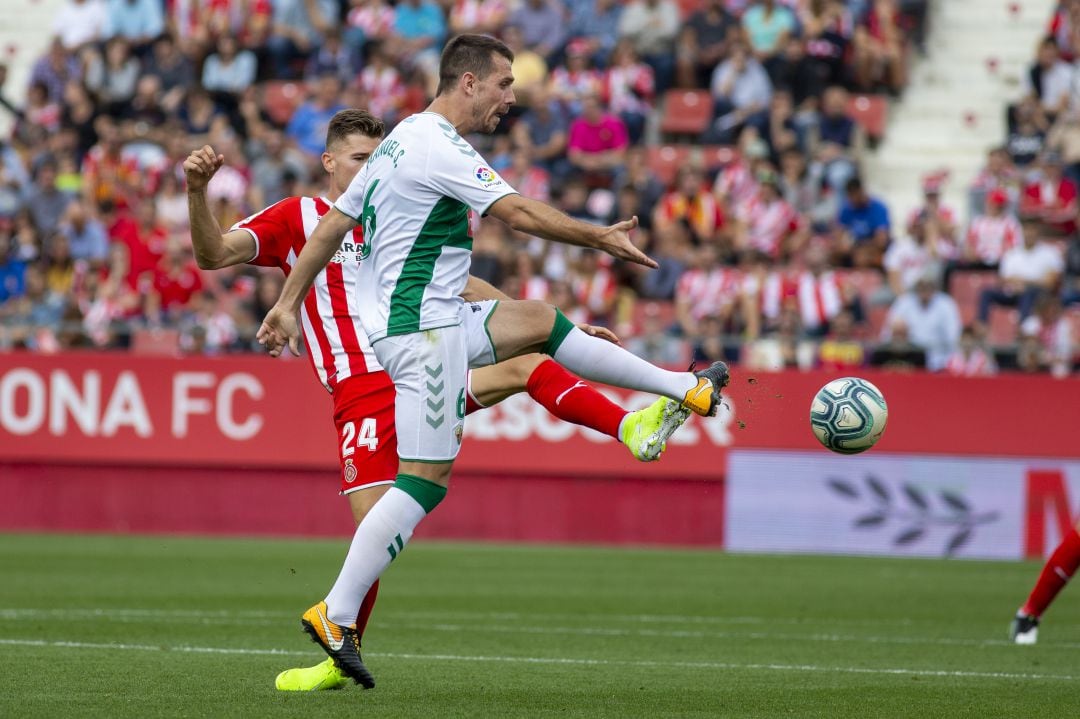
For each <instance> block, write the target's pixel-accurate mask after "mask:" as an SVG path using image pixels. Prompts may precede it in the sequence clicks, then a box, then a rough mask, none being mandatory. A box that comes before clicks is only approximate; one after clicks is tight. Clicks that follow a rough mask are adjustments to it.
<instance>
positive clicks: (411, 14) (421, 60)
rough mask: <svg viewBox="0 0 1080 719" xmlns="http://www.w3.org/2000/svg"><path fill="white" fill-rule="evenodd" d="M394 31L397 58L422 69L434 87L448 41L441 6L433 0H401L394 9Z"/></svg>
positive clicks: (394, 48) (393, 51)
mask: <svg viewBox="0 0 1080 719" xmlns="http://www.w3.org/2000/svg"><path fill="white" fill-rule="evenodd" d="M394 33H395V34H396V38H395V40H394V42H393V48H392V54H393V55H394V57H395V59H396V60H397V61H399V62H400V63H401V66H402V67H404V68H407V69H418V70H420V71H421V72H423V73H424V75H425V76H426V77H427V78H429V81H430V84H431V86H432V89H434V84H435V82H434V81H435V80H437V79H438V78H437V75H438V67H439V53H440V52H442V44H443V41H444V40H446V18H445V16H444V15H443V10H442V7H441V6H440V5H439V4H438V3H436V2H434V1H433V0H402V1H401V2H399V3H398V4H397V5H396V6H395V8H394ZM432 94H434V92H432Z"/></svg>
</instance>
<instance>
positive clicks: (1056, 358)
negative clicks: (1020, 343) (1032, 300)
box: [1020, 294, 1076, 377]
mask: <svg viewBox="0 0 1080 719" xmlns="http://www.w3.org/2000/svg"><path fill="white" fill-rule="evenodd" d="M1020 336H1021V337H1023V338H1029V337H1030V338H1034V339H1035V340H1036V342H1037V344H1038V362H1039V365H1040V366H1042V367H1046V368H1048V369H1049V370H1050V374H1052V375H1053V376H1055V377H1065V376H1066V375H1068V374H1069V373H1070V372H1072V367H1073V359H1074V357H1075V356H1076V342H1075V338H1074V337H1073V331H1072V323H1071V322H1069V320H1068V318H1067V317H1065V315H1064V314H1063V313H1062V310H1061V302H1060V301H1059V300H1058V298H1057V297H1054V296H1053V295H1050V294H1047V295H1043V296H1042V297H1040V298H1039V301H1038V303H1037V304H1036V306H1035V311H1034V312H1033V313H1032V315H1031V316H1030V317H1028V318H1027V319H1025V320H1024V321H1023V322H1021V323H1020Z"/></svg>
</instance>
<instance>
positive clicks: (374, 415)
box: [333, 372, 398, 494]
mask: <svg viewBox="0 0 1080 719" xmlns="http://www.w3.org/2000/svg"><path fill="white" fill-rule="evenodd" d="M394 396H395V393H394V383H393V381H392V380H391V379H390V375H388V374H387V373H385V372H372V373H370V374H364V375H356V376H353V377H347V378H346V379H344V380H343V381H342V382H341V384H339V385H338V386H337V387H335V388H334V395H333V397H334V426H336V427H337V433H338V434H337V441H338V451H339V453H340V458H341V493H342V494H348V493H349V492H355V491H356V490H358V489H363V488H365V487H371V486H374V485H377V484H391V483H393V481H394V479H395V478H396V477H397V471H398V454H397V432H395V431H394Z"/></svg>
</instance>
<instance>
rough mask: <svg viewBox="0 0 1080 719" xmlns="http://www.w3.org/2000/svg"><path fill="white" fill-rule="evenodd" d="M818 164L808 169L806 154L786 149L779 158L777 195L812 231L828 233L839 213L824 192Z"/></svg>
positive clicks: (830, 194) (820, 169)
mask: <svg viewBox="0 0 1080 719" xmlns="http://www.w3.org/2000/svg"><path fill="white" fill-rule="evenodd" d="M822 176H823V168H821V166H820V165H814V166H813V167H811V166H808V165H807V162H806V155H804V154H803V153H802V152H801V151H800V150H798V149H796V148H790V149H788V150H786V151H785V152H783V153H782V154H781V155H780V192H781V194H782V195H783V196H784V200H785V201H786V202H787V203H788V204H789V205H791V206H792V207H793V208H795V211H796V212H798V213H799V215H800V216H801V217H803V218H805V220H806V221H807V222H808V223H809V224H810V228H811V231H813V232H819V233H820V232H828V230H829V228H830V227H832V224H833V222H834V220H835V218H836V214H837V212H838V211H839V210H838V206H837V203H836V198H835V196H834V195H833V193H830V192H826V191H825V188H824V187H823V185H824V182H823V180H822Z"/></svg>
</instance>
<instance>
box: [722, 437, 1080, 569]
mask: <svg viewBox="0 0 1080 719" xmlns="http://www.w3.org/2000/svg"><path fill="white" fill-rule="evenodd" d="M727 490H728V494H727V502H726V518H725V546H726V547H727V548H728V549H731V550H735V551H751V552H816V553H837V554H880V555H892V556H920V557H969V558H986V559H1018V558H1021V557H1024V556H1041V555H1043V554H1044V553H1046V552H1047V551H1048V550H1051V549H1053V547H1054V546H1055V545H1056V544H1057V543H1058V542H1059V541H1060V538H1061V537H1062V536H1063V532H1064V531H1066V530H1067V528H1068V527H1069V525H1070V524H1071V523H1072V517H1075V516H1076V515H1077V510H1078V509H1080V462H1077V461H1069V460H1053V459H1038V458H1031V459H1013V458H1010V459H973V458H955V457H938V456H930V455H923V456H920V455H896V454H885V453H879V452H877V451H874V452H873V453H870V454H863V455H857V456H840V455H830V454H823V453H820V452H813V453H807V452H762V451H753V450H736V451H733V452H731V454H730V455H729V465H728V481H727Z"/></svg>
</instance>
